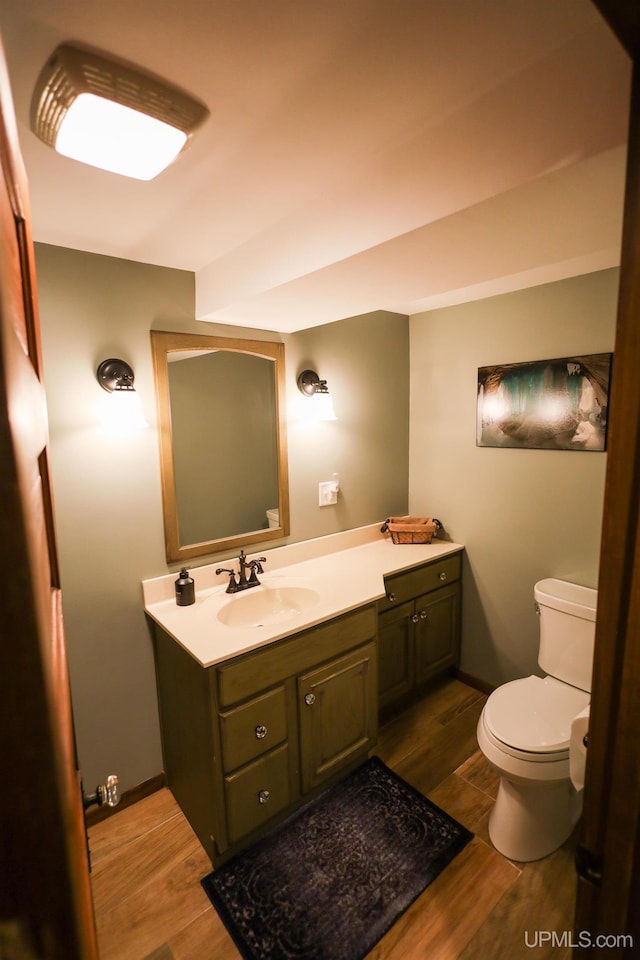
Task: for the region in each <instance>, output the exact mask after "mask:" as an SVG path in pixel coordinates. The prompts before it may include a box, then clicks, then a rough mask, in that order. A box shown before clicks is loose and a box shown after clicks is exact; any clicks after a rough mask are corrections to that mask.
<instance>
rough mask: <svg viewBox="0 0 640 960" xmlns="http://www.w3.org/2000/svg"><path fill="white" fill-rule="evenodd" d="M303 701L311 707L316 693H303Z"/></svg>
mask: <svg viewBox="0 0 640 960" xmlns="http://www.w3.org/2000/svg"><path fill="white" fill-rule="evenodd" d="M304 702H305V703H306V705H307V706H308V707H312V706H313V705H314V703H315V702H316V695H315V693H305V695H304Z"/></svg>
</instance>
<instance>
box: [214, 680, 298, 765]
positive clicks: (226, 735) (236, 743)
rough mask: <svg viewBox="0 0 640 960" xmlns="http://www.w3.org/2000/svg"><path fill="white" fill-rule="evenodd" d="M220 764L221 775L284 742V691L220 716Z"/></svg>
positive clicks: (285, 717)
mask: <svg viewBox="0 0 640 960" xmlns="http://www.w3.org/2000/svg"><path fill="white" fill-rule="evenodd" d="M220 739H221V741H222V763H223V767H224V770H225V773H228V772H229V771H230V770H235V769H236V767H240V766H242V765H243V764H245V763H249V761H250V760H255V758H256V757H259V756H261V754H263V753H266V752H267V751H268V750H272V749H273V747H277V746H278V744H279V743H282V741H283V740H286V739H287V706H286V701H285V693H284V687H278V688H277V689H276V690H270V691H269V692H268V693H265V694H263V695H262V696H261V697H257V698H256V699H255V700H251V701H250V702H249V703H244V704H243V705H242V706H241V707H236V709H235V710H230V711H229V712H228V713H222V714H220Z"/></svg>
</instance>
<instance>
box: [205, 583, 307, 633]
mask: <svg viewBox="0 0 640 960" xmlns="http://www.w3.org/2000/svg"><path fill="white" fill-rule="evenodd" d="M319 599H320V594H319V593H318V592H317V591H316V590H313V589H312V588H311V587H299V586H279V587H276V586H272V587H270V586H264V585H263V586H260V587H252V588H251V590H247V591H245V592H243V593H240V594H237V595H236V596H234V597H233V598H232V599H231V600H229V601H228V603H225V605H224V606H223V607H221V608H220V609H219V610H218V613H217V617H218V620H219V621H220V623H224V625H225V626H227V627H266V626H270V625H272V624H277V623H283V622H285V621H286V620H292V619H293V618H294V617H297V616H299V614H301V613H303V612H304V611H305V610H309V609H310V608H311V607H314V606H315V605H316V603H317V602H318V600H319Z"/></svg>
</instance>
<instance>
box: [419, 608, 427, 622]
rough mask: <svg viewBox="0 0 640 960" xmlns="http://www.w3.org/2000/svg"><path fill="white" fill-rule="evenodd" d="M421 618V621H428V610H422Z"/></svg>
mask: <svg viewBox="0 0 640 960" xmlns="http://www.w3.org/2000/svg"><path fill="white" fill-rule="evenodd" d="M419 616H420V619H421V620H426V619H427V611H426V610H421V611H420V614H419Z"/></svg>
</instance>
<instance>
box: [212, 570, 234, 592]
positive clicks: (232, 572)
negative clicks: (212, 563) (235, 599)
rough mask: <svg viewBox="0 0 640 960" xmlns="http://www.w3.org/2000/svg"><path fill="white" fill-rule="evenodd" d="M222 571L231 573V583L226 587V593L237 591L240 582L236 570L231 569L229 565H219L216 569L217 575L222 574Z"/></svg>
mask: <svg viewBox="0 0 640 960" xmlns="http://www.w3.org/2000/svg"><path fill="white" fill-rule="evenodd" d="M221 573H228V574H229V585H228V587H227V589H226V591H225V592H226V593H237V592H238V584H237V583H236V572H235V570H230V569H229V567H218V569H217V570H216V576H217V577H218V576H220V574H221Z"/></svg>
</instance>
